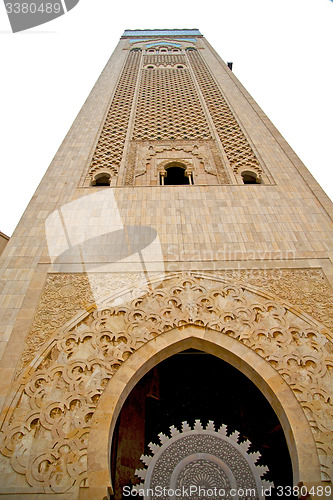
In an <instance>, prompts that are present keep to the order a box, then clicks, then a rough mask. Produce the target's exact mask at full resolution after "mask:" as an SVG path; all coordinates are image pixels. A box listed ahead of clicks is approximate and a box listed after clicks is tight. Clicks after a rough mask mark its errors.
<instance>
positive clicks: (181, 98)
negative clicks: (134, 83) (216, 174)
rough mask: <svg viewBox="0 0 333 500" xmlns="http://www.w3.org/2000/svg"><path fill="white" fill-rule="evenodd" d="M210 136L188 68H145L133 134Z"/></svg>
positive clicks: (153, 137)
mask: <svg viewBox="0 0 333 500" xmlns="http://www.w3.org/2000/svg"><path fill="white" fill-rule="evenodd" d="M163 57H168V56H163ZM169 57H176V56H169ZM210 137H211V134H210V130H209V126H208V123H207V121H206V118H205V115H204V113H203V110H202V107H201V104H200V101H199V97H198V95H197V92H196V89H195V87H194V84H193V81H192V78H191V75H190V73H189V71H188V70H187V69H185V68H184V69H180V68H177V69H176V68H175V69H174V68H163V69H158V68H157V69H144V70H143V71H142V76H141V82H140V92H139V99H138V104H137V113H136V119H135V125H134V133H133V138H134V139H136V140H163V139H167V140H172V139H180V140H184V139H208V138H210Z"/></svg>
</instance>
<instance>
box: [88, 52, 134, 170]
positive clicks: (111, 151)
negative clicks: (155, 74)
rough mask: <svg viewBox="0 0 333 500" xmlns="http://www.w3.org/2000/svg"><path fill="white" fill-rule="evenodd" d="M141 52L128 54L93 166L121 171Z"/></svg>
mask: <svg viewBox="0 0 333 500" xmlns="http://www.w3.org/2000/svg"><path fill="white" fill-rule="evenodd" d="M140 58H141V51H132V52H130V53H129V55H128V58H127V61H126V64H125V67H124V69H123V71H122V73H121V77H120V80H119V82H118V85H117V88H116V91H115V95H114V98H113V99H112V103H111V106H110V109H109V112H108V114H107V117H106V120H105V123H104V126H103V130H102V132H101V135H100V138H99V140H98V143H97V146H96V150H95V153H94V156H93V159H92V162H91V165H90V172H91V171H92V170H95V169H96V168H104V169H111V170H113V171H116V172H117V171H118V168H119V165H120V162H121V159H122V156H123V150H124V144H125V139H126V133H127V128H128V122H129V117H130V114H131V109H132V103H133V97H134V92H135V86H136V81H137V75H138V70H139V63H140Z"/></svg>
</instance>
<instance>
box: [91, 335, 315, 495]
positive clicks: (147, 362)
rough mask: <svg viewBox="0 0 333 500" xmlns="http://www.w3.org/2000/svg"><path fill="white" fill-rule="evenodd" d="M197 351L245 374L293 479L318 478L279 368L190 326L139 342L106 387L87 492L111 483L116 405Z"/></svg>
mask: <svg viewBox="0 0 333 500" xmlns="http://www.w3.org/2000/svg"><path fill="white" fill-rule="evenodd" d="M187 349H197V350H200V351H204V352H206V353H207V354H212V355H214V356H216V357H218V358H221V359H223V360H224V361H226V362H227V363H228V364H230V365H232V366H233V367H235V368H237V369H238V370H239V371H241V372H242V373H243V374H244V375H245V376H246V377H248V378H249V379H250V380H251V381H252V382H253V383H254V384H255V385H256V387H257V388H258V389H259V390H260V391H261V392H262V393H263V395H264V396H265V397H266V399H267V400H268V401H269V403H270V405H271V406H272V408H273V409H274V411H275V413H276V415H277V417H278V419H279V421H280V423H281V426H282V428H283V431H284V435H285V438H286V441H287V445H288V450H289V455H290V458H291V462H292V469H293V482H294V484H298V482H299V481H303V482H304V483H308V484H309V483H312V484H315V483H318V482H320V468H319V461H318V455H317V450H316V445H315V442H314V439H313V436H312V433H311V429H310V426H309V424H308V422H307V420H306V417H305V415H304V412H303V410H302V408H301V406H300V404H299V403H298V401H297V399H296V398H295V396H294V394H293V392H292V391H291V389H290V388H289V386H288V385H287V384H286V382H285V381H284V380H283V378H282V377H281V376H280V375H279V374H278V372H277V371H276V370H275V369H274V368H273V367H272V366H271V365H270V364H269V363H267V362H266V361H265V360H264V359H263V358H261V357H260V356H259V355H258V354H257V353H255V352H254V351H253V350H251V349H250V348H248V347H247V346H245V345H243V344H241V343H240V342H238V341H237V340H236V339H233V338H231V337H228V336H226V335H221V333H220V332H217V331H215V330H211V329H209V328H201V327H197V326H194V325H184V326H183V327H181V328H176V329H173V330H169V331H167V332H165V333H164V334H162V335H160V336H158V337H156V338H154V339H152V340H151V341H149V342H148V343H147V344H145V345H143V346H142V347H141V348H140V349H139V350H138V351H136V352H135V353H133V355H132V356H131V357H130V358H129V359H128V360H127V361H126V362H124V363H123V364H122V366H121V367H120V368H119V370H118V371H117V373H116V374H115V375H114V377H113V378H112V379H111V381H110V382H109V384H108V386H107V387H106V389H105V391H104V393H103V395H102V397H101V399H100V401H99V403H98V406H97V408H96V411H95V414H94V420H93V423H92V425H91V432H90V439H89V446H88V481H89V491H86V492H85V496H84V497H82V498H89V499H90V498H95V497H96V495H97V494H98V495H100V494H102V493H103V492H104V494H105V489H106V488H107V486H109V487H110V491H112V487H111V477H112V475H113V472H112V471H111V472H110V464H111V460H110V457H111V444H112V440H113V435H114V430H115V425H116V422H117V418H118V416H119V413H120V411H121V408H122V406H123V404H124V402H125V400H126V398H127V396H128V395H129V394H130V392H131V391H132V389H133V388H134V387H135V385H136V384H137V383H138V382H139V380H141V379H142V377H143V376H144V375H145V374H147V373H148V372H149V371H150V370H151V369H152V368H153V367H155V366H156V365H158V364H159V363H160V362H161V361H163V360H165V359H167V358H170V357H171V356H173V355H174V354H176V353H179V352H182V351H184V350H187Z"/></svg>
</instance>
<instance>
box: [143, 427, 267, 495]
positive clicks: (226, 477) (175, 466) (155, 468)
mask: <svg viewBox="0 0 333 500" xmlns="http://www.w3.org/2000/svg"><path fill="white" fill-rule="evenodd" d="M158 437H159V441H160V445H157V444H155V443H150V444H149V445H148V447H149V448H150V451H151V452H152V455H146V456H145V455H143V456H142V457H141V461H142V462H143V463H144V464H145V465H146V468H145V469H139V470H136V471H135V474H136V475H137V476H138V477H140V478H141V479H142V480H144V481H143V482H142V483H141V484H139V485H136V486H135V488H134V489H135V490H136V491H137V492H138V493H140V492H141V491H142V492H144V496H143V498H145V499H148V498H151V499H153V498H157V497H158V496H159V494H158V493H159V491H160V489H162V490H163V489H164V488H165V491H170V492H175V491H176V490H178V491H184V492H186V493H187V494H188V495H189V497H190V498H193V499H196V498H198V497H201V496H203V495H204V496H206V495H207V497H209V496H211V497H212V498H222V497H223V498H226V499H229V500H231V498H232V495H230V492H231V490H234V491H241V490H244V491H245V490H249V489H251V490H252V491H253V492H255V496H254V495H253V498H255V499H257V500H259V499H264V498H265V497H264V496H263V494H262V491H263V489H265V488H269V487H271V486H274V485H273V483H271V482H269V481H265V480H264V479H262V477H263V476H264V475H265V474H266V473H267V472H268V467H266V466H258V465H256V462H257V460H258V459H259V458H260V456H261V455H260V453H248V452H247V451H248V449H249V446H250V445H251V443H250V441H249V440H246V441H243V442H239V432H238V431H235V432H233V433H232V434H228V430H227V427H226V426H225V425H221V427H220V428H219V429H218V430H217V431H216V429H215V425H214V422H212V421H209V422H208V424H207V426H206V427H205V428H204V427H203V426H202V424H201V422H200V420H196V421H195V424H194V426H193V428H192V427H190V425H189V424H188V423H187V422H183V423H182V430H181V431H179V430H178V429H177V428H176V427H174V426H171V427H170V436H166V435H165V434H163V433H162V432H161V433H160V434H159V435H158ZM150 491H152V492H153V494H152V495H150V494H149V492H150ZM154 492H155V494H154ZM214 492H218V493H214ZM186 493H184V496H185V495H186ZM210 493H213V494H210ZM161 498H165V500H166V499H167V498H169V497H167V496H162V497H161ZM171 498H174V496H171ZM237 498H238V496H237Z"/></svg>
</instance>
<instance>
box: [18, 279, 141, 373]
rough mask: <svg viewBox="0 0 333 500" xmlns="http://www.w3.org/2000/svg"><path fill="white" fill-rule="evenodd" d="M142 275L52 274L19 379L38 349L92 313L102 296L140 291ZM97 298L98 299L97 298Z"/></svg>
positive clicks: (42, 299)
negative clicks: (84, 313)
mask: <svg viewBox="0 0 333 500" xmlns="http://www.w3.org/2000/svg"><path fill="white" fill-rule="evenodd" d="M143 278H144V275H143V274H142V273H128V274H121V273H103V274H102V273H89V275H87V274H81V273H78V274H75V273H74V274H69V273H68V274H67V273H66V274H51V275H49V276H48V278H47V280H46V282H45V285H44V290H43V293H42V297H41V299H40V302H39V304H38V308H37V312H36V314H35V317H34V321H33V324H32V327H31V330H30V332H29V334H28V337H27V339H26V348H25V350H24V352H23V354H22V358H21V363H20V366H19V370H18V373H17V375H16V376H18V375H19V374H20V373H21V371H22V369H23V368H24V367H25V366H26V365H27V364H28V363H30V362H31V361H32V359H33V358H34V356H35V355H36V352H37V351H38V349H40V348H41V347H42V346H43V345H44V344H45V342H47V341H48V339H49V338H50V337H51V336H52V335H53V334H54V333H55V332H56V331H57V330H58V329H59V328H61V327H63V326H64V325H65V323H67V322H68V321H69V320H70V319H71V318H73V317H74V316H75V314H77V313H78V312H79V311H82V310H87V311H88V310H91V309H92V308H93V307H94V303H95V300H98V299H99V298H100V297H101V296H103V295H106V294H109V293H112V292H114V293H115V292H116V291H121V290H122V289H125V288H126V289H128V288H132V289H135V288H136V287H138V284H140V283H141V282H142V279H143ZM96 294H98V296H97V297H96Z"/></svg>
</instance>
